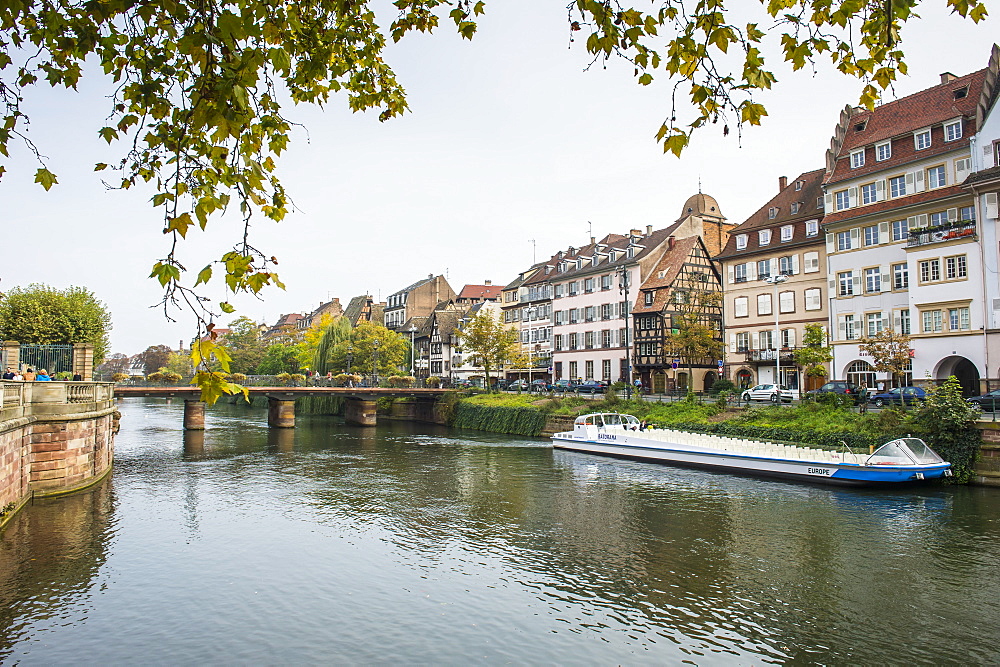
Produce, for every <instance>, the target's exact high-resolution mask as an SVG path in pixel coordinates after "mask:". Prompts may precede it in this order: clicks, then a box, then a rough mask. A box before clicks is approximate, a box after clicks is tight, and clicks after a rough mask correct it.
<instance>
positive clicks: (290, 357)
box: [256, 343, 300, 375]
mask: <svg viewBox="0 0 1000 667" xmlns="http://www.w3.org/2000/svg"><path fill="white" fill-rule="evenodd" d="M299 370H300V366H299V348H298V346H296V345H293V344H289V343H271V344H270V345H268V346H267V347H266V348H265V349H264V356H263V357H261V360H260V363H259V364H258V365H257V371H256V372H257V373H259V374H261V375H277V374H278V373H298V372H299Z"/></svg>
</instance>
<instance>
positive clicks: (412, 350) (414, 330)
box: [410, 324, 417, 377]
mask: <svg viewBox="0 0 1000 667" xmlns="http://www.w3.org/2000/svg"><path fill="white" fill-rule="evenodd" d="M415 333H417V327H416V326H415V325H413V324H411V325H410V377H413V363H414V362H413V357H414V356H416V349H415V348H414V347H413V334H415Z"/></svg>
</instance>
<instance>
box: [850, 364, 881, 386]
mask: <svg viewBox="0 0 1000 667" xmlns="http://www.w3.org/2000/svg"><path fill="white" fill-rule="evenodd" d="M846 375H847V381H848V382H851V383H853V384H856V385H858V386H859V387H874V386H875V369H874V368H872V366H871V364H869V363H868V362H867V361H855V362H854V363H853V364H851V365H850V366H848V367H847V372H846Z"/></svg>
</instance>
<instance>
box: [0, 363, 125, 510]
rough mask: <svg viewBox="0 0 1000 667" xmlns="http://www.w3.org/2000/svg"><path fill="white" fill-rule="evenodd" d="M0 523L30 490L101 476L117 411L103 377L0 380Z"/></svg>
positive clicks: (77, 486)
mask: <svg viewBox="0 0 1000 667" xmlns="http://www.w3.org/2000/svg"><path fill="white" fill-rule="evenodd" d="M2 390H3V394H2V400H0V526H2V525H3V523H5V522H6V521H7V520H9V519H10V517H11V516H13V514H14V513H15V512H16V511H17V510H18V509H20V508H21V506H23V505H24V504H25V503H26V502H27V501H28V500H30V499H31V498H32V497H33V496H52V495H61V494H64V493H72V492H73V491H78V490H81V489H84V488H86V487H88V486H90V485H92V484H94V483H96V482H98V481H100V480H101V479H102V478H103V477H104V476H105V475H106V474H107V473H108V472H109V471H110V470H111V466H112V463H113V460H114V435H115V433H116V432H117V430H118V417H119V413H118V410H117V409H116V407H115V403H114V394H113V385H112V384H111V383H104V382H13V381H3V382H2Z"/></svg>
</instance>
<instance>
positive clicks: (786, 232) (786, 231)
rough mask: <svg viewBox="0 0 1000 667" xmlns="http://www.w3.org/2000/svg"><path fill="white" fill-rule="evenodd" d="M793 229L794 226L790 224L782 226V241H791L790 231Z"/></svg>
mask: <svg viewBox="0 0 1000 667" xmlns="http://www.w3.org/2000/svg"><path fill="white" fill-rule="evenodd" d="M794 231H795V228H794V227H792V226H791V225H785V226H784V227H782V228H781V240H782V241H791V240H792V233H793V232H794Z"/></svg>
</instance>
